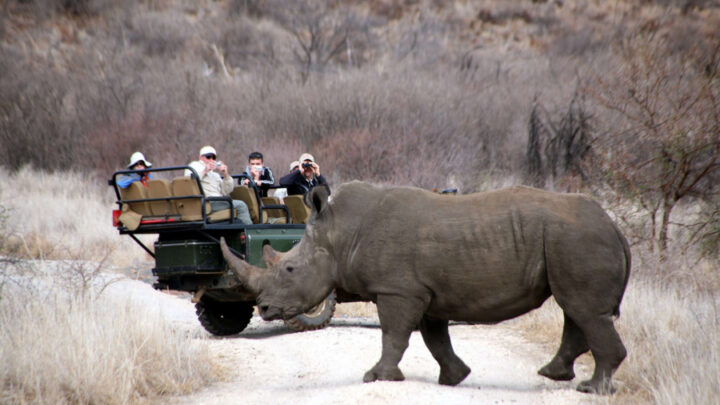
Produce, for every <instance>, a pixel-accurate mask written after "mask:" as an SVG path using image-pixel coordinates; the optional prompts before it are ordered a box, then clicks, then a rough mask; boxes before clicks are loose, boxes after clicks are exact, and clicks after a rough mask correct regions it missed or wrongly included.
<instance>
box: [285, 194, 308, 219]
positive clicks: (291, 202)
mask: <svg viewBox="0 0 720 405" xmlns="http://www.w3.org/2000/svg"><path fill="white" fill-rule="evenodd" d="M284 201H285V205H287V207H288V211H290V220H291V221H292V223H294V224H304V223H305V221H307V219H308V218H309V217H310V207H308V206H307V205H305V202H304V201H303V196H301V195H289V196H287V197H285V199H284Z"/></svg>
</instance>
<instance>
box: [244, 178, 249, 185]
mask: <svg viewBox="0 0 720 405" xmlns="http://www.w3.org/2000/svg"><path fill="white" fill-rule="evenodd" d="M248 184H250V179H246V178H243V179H242V185H243V186H247V185H248Z"/></svg>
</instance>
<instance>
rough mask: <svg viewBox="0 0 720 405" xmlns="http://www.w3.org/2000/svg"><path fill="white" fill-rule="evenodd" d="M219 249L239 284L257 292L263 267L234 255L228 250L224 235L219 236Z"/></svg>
mask: <svg viewBox="0 0 720 405" xmlns="http://www.w3.org/2000/svg"><path fill="white" fill-rule="evenodd" d="M220 250H222V254H223V257H224V258H225V261H226V262H227V264H228V266H229V267H230V270H232V272H233V273H234V274H235V277H236V278H237V279H238V281H239V282H240V284H242V285H243V286H245V287H246V288H247V289H248V290H250V291H251V292H253V293H256V294H258V293H259V292H260V291H259V278H260V277H261V276H262V274H263V273H264V272H263V270H264V269H261V268H259V267H255V266H253V265H252V264H249V263H247V262H246V261H245V260H243V259H241V258H239V257H237V256H235V254H234V253H233V252H231V251H230V248H229V247H228V245H227V243H226V242H225V238H224V237H221V238H220Z"/></svg>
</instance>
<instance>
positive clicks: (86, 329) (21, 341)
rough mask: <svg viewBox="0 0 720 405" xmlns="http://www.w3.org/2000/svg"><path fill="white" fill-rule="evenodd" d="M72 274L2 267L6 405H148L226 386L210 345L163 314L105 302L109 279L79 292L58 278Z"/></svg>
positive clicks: (0, 391) (114, 298)
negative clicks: (166, 397) (205, 387)
mask: <svg viewBox="0 0 720 405" xmlns="http://www.w3.org/2000/svg"><path fill="white" fill-rule="evenodd" d="M33 263H36V264H33ZM38 263H39V264H38ZM69 266H76V270H77V266H78V264H77V262H69V261H67V262H58V263H47V262H45V263H43V262H16V263H15V264H12V265H7V266H5V267H4V270H3V273H2V277H0V294H1V295H2V297H1V299H0V324H2V328H0V403H4V404H14V403H18V404H22V403H37V404H65V403H67V404H90V403H101V404H127V403H143V402H149V401H150V400H152V399H153V398H157V397H159V396H161V395H167V394H181V393H188V392H190V391H192V390H194V389H197V388H198V387H201V386H203V385H206V384H208V383H209V382H211V381H214V380H217V379H219V377H220V374H221V367H220V366H219V365H218V363H217V362H216V361H215V360H214V359H212V358H210V357H209V355H208V353H207V347H206V346H205V343H204V342H203V341H201V340H197V339H192V337H191V336H188V334H187V333H184V332H183V331H179V330H175V329H174V328H173V327H172V326H170V324H169V323H168V321H167V320H165V319H164V318H163V317H162V315H161V313H160V312H158V311H157V310H156V309H155V308H148V307H147V306H144V307H140V305H139V304H137V303H134V302H132V301H128V300H127V299H122V298H119V295H109V294H107V293H104V294H103V293H101V292H102V291H103V290H104V289H105V287H107V286H108V283H109V282H111V281H112V280H111V279H107V278H104V277H95V278H94V279H92V280H88V281H89V282H88V283H85V284H83V287H79V285H78V284H75V285H74V287H73V285H72V283H68V280H67V279H64V278H62V277H60V275H62V274H63V273H64V272H72V271H73V270H72V269H69V268H68V267H69ZM79 266H80V267H82V265H79ZM88 270H89V273H90V274H91V273H92V270H91V269H88Z"/></svg>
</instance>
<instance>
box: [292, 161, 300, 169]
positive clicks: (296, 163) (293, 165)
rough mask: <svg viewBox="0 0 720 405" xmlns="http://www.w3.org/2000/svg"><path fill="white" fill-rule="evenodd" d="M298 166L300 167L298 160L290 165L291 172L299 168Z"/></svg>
mask: <svg viewBox="0 0 720 405" xmlns="http://www.w3.org/2000/svg"><path fill="white" fill-rule="evenodd" d="M298 166H300V162H298V161H297V160H295V161H293V162H292V163H290V171H293V169H295V168H297V167H298Z"/></svg>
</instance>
